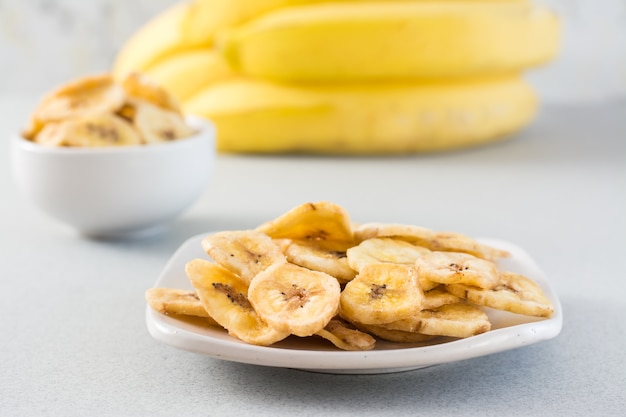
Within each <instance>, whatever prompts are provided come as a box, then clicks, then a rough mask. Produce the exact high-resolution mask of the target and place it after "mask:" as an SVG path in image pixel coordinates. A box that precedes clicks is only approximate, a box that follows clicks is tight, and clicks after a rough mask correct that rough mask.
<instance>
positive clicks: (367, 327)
mask: <svg viewBox="0 0 626 417" xmlns="http://www.w3.org/2000/svg"><path fill="white" fill-rule="evenodd" d="M353 324H354V326H355V327H356V328H357V329H360V330H362V331H364V332H367V333H369V334H373V335H374V336H376V337H379V338H381V339H383V340H387V341H389V342H395V343H422V342H428V341H430V340H433V339H435V338H436V337H437V336H432V335H429V334H423V333H417V332H406V331H404V330H393V329H388V328H386V327H383V326H384V325H380V326H379V325H375V324H363V323H353Z"/></svg>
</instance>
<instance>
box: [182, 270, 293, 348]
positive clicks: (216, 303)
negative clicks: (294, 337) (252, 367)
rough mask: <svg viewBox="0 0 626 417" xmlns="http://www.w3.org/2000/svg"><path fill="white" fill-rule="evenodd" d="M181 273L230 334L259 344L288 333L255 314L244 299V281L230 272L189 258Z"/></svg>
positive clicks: (245, 293)
mask: <svg viewBox="0 0 626 417" xmlns="http://www.w3.org/2000/svg"><path fill="white" fill-rule="evenodd" d="M185 272H186V273H187V276H188V277H189V279H190V281H191V283H192V284H193V286H194V287H195V288H196V290H197V291H198V296H199V297H200V300H201V301H202V305H203V306H204V308H205V309H206V311H207V312H208V313H209V315H210V316H211V317H213V319H214V320H215V321H216V322H218V323H219V324H220V325H221V326H222V327H224V328H225V329H226V330H228V333H229V334H230V335H232V336H234V337H236V338H238V339H240V340H243V341H244V342H247V343H250V344H254V345H262V346H265V345H271V344H273V343H276V342H278V341H279V340H282V339H284V338H286V337H287V336H289V332H285V331H281V330H278V329H276V328H275V327H272V326H270V325H268V324H267V323H266V322H265V321H264V320H263V319H262V318H261V317H259V315H258V314H257V313H256V311H255V310H254V308H252V305H251V304H250V301H249V300H248V286H247V284H246V283H245V282H244V281H242V280H241V279H239V277H237V276H236V275H235V274H233V273H232V272H230V271H228V270H227V269H224V268H222V267H221V266H219V265H217V264H215V263H212V262H209V261H205V260H203V259H194V260H192V261H190V262H189V263H188V264H187V265H186V267H185Z"/></svg>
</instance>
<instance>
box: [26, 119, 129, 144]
mask: <svg viewBox="0 0 626 417" xmlns="http://www.w3.org/2000/svg"><path fill="white" fill-rule="evenodd" d="M35 142H37V143H40V144H42V145H46V146H79V147H105V146H133V145H140V144H141V137H140V135H139V133H138V132H137V131H136V130H135V129H134V128H133V127H132V126H131V125H130V124H129V123H128V122H127V121H126V120H124V119H122V118H121V117H119V116H116V115H114V114H109V113H105V114H89V115H84V116H80V117H76V118H72V119H68V120H65V121H62V122H57V123H48V124H47V125H46V126H45V127H44V128H43V129H42V130H41V132H39V133H38V134H37V136H35Z"/></svg>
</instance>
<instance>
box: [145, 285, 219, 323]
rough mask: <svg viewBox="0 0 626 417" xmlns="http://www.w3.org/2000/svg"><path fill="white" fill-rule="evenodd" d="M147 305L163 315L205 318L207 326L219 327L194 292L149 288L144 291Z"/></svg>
mask: <svg viewBox="0 0 626 417" xmlns="http://www.w3.org/2000/svg"><path fill="white" fill-rule="evenodd" d="M146 301H147V302H148V305H149V306H150V307H152V308H153V309H155V310H156V311H158V312H159V313H162V314H165V315H180V316H196V317H205V318H206V319H207V320H208V321H209V324H212V325H214V326H219V324H218V323H217V322H216V321H215V320H213V318H212V317H211V316H210V315H209V313H207V311H206V309H205V308H204V305H202V301H200V297H198V294H197V293H196V292H195V291H185V290H179V289H177V288H150V289H148V290H147V291H146Z"/></svg>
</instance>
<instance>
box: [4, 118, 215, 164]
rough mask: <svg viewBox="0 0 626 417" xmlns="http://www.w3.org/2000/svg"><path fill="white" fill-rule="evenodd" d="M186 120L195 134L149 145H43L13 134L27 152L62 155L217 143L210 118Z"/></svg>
mask: <svg viewBox="0 0 626 417" xmlns="http://www.w3.org/2000/svg"><path fill="white" fill-rule="evenodd" d="M185 121H186V122H187V123H188V124H189V125H190V126H191V127H192V128H194V129H195V130H196V133H195V134H193V135H191V136H188V137H185V138H181V139H177V140H173V141H169V142H161V143H151V144H148V145H146V144H142V145H129V146H103V147H98V148H89V147H69V146H67V147H63V146H43V145H40V144H38V143H36V142H33V141H31V140H28V139H26V138H25V137H24V136H22V134H21V133H17V134H14V135H13V142H14V145H15V146H18V147H19V148H20V149H22V150H24V151H27V152H33V153H42V154H60V155H111V154H113V155H118V154H128V153H133V152H142V153H145V152H146V151H152V152H159V151H164V150H171V149H172V148H177V147H187V146H192V145H193V144H194V143H196V142H204V141H206V140H207V139H209V140H210V141H211V143H215V125H214V124H213V123H212V122H211V121H210V120H208V119H205V118H202V117H199V116H194V115H186V116H185ZM213 146H214V145H213Z"/></svg>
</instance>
